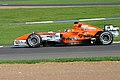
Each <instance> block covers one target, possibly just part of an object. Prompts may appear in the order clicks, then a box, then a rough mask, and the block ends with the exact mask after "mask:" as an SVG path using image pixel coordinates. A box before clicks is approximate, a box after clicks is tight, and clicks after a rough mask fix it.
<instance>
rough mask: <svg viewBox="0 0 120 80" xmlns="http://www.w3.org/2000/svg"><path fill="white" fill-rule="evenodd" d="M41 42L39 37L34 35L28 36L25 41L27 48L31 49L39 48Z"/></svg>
mask: <svg viewBox="0 0 120 80" xmlns="http://www.w3.org/2000/svg"><path fill="white" fill-rule="evenodd" d="M41 42H42V39H41V37H40V36H39V35H38V34H35V33H34V34H31V35H29V37H28V39H27V44H28V45H29V47H32V48H36V47H40V44H41Z"/></svg>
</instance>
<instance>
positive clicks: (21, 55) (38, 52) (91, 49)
mask: <svg viewBox="0 0 120 80" xmlns="http://www.w3.org/2000/svg"><path fill="white" fill-rule="evenodd" d="M103 5H106V6H111V5H120V3H100V4H99V3H98V4H57V5H56V4H41V5H40V4H38V5H8V4H1V5H0V6H103ZM102 56H120V43H116V44H111V45H92V46H83V45H80V46H57V47H40V48H23V47H10V46H5V47H2V48H0V60H36V59H52V58H83V57H102Z"/></svg>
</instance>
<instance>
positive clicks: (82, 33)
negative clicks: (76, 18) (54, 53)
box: [14, 22, 119, 47]
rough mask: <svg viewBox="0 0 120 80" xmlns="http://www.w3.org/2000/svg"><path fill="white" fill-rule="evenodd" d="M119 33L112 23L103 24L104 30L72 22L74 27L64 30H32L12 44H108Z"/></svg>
mask: <svg viewBox="0 0 120 80" xmlns="http://www.w3.org/2000/svg"><path fill="white" fill-rule="evenodd" d="M118 35H119V28H118V27H113V25H105V26H104V30H102V29H100V28H98V27H96V26H91V25H89V24H82V23H79V22H74V29H69V28H67V29H65V31H64V32H62V31H60V30H59V31H58V32H52V31H50V32H39V33H38V32H33V33H31V34H26V35H23V36H21V37H19V38H17V39H15V40H14V46H29V47H40V45H43V46H47V45H50V46H55V45H57V44H65V45H78V44H81V43H84V44H103V45H110V44H111V43H112V42H113V37H117V36H118Z"/></svg>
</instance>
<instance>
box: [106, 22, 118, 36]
mask: <svg viewBox="0 0 120 80" xmlns="http://www.w3.org/2000/svg"><path fill="white" fill-rule="evenodd" d="M104 31H109V32H111V33H112V34H113V37H118V36H119V27H117V26H113V25H111V24H109V25H104Z"/></svg>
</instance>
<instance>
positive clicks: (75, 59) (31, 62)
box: [0, 57, 120, 64]
mask: <svg viewBox="0 0 120 80" xmlns="http://www.w3.org/2000/svg"><path fill="white" fill-rule="evenodd" d="M96 61H120V57H91V58H60V59H41V60H0V64H36V63H41V62H96Z"/></svg>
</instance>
